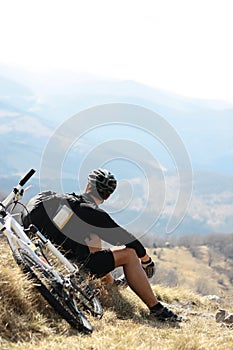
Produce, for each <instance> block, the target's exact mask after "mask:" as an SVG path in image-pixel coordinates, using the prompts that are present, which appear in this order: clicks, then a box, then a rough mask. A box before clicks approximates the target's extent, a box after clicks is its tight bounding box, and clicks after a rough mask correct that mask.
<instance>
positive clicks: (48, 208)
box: [22, 191, 80, 239]
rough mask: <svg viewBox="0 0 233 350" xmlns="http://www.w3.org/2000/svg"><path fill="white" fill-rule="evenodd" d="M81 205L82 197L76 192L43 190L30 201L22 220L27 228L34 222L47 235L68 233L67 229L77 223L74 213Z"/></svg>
mask: <svg viewBox="0 0 233 350" xmlns="http://www.w3.org/2000/svg"><path fill="white" fill-rule="evenodd" d="M79 205H80V199H79V197H77V196H75V195H74V194H60V193H56V192H53V191H43V192H41V193H39V194H37V195H36V196H34V197H33V198H31V200H30V201H29V202H28V204H27V206H26V210H25V211H24V212H23V214H22V222H23V225H24V227H25V228H27V227H29V225H30V224H33V225H35V226H36V227H37V228H38V229H39V230H40V231H41V232H42V233H44V234H46V235H47V236H48V235H49V236H51V235H52V236H53V237H55V236H61V234H65V235H66V231H67V229H68V230H70V229H71V228H72V227H74V225H76V223H77V222H76V221H75V217H76V215H73V214H74V212H75V211H76V210H77V209H78V207H79ZM71 219H72V220H71ZM72 221H73V223H72ZM63 239H64V237H63Z"/></svg>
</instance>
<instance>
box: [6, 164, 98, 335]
mask: <svg viewBox="0 0 233 350" xmlns="http://www.w3.org/2000/svg"><path fill="white" fill-rule="evenodd" d="M34 173H35V170H34V169H31V170H30V171H29V172H28V173H27V174H26V175H25V176H24V177H23V178H22V179H21V180H20V181H19V183H18V185H17V186H16V187H15V188H14V189H13V191H12V192H11V193H10V194H9V195H8V196H7V197H6V198H5V199H4V200H3V201H2V202H0V231H1V232H2V233H3V234H4V236H5V237H6V239H7V242H8V244H9V246H10V249H11V251H12V254H13V257H14V259H15V261H16V263H17V264H18V265H19V266H20V267H21V268H22V271H23V272H24V273H26V274H27V275H28V276H29V278H30V279H32V280H33V282H34V283H35V286H36V288H37V289H38V290H39V292H40V293H41V295H42V296H43V297H44V298H45V299H46V300H47V302H48V303H49V304H50V305H51V306H52V307H53V308H54V309H55V311H56V312H57V313H58V314H59V315H60V316H61V317H62V318H64V319H65V320H66V321H67V322H68V323H69V324H70V325H71V326H72V327H74V328H77V329H78V330H79V331H81V332H84V333H91V332H92V331H93V327H92V325H91V324H90V322H89V320H88V318H87V315H88V314H92V315H93V316H99V317H101V316H102V315H103V308H102V305H101V303H100V302H99V300H98V298H97V293H98V292H97V290H95V289H94V288H92V287H91V286H90V285H89V283H88V282H87V280H86V278H85V277H84V276H83V275H82V274H81V273H80V271H79V269H78V267H77V266H76V265H75V264H73V263H71V262H70V261H69V260H68V259H67V258H66V257H65V256H64V255H63V254H62V252H61V251H60V250H59V249H58V248H57V247H55V246H54V245H53V244H52V243H51V241H50V240H49V239H47V238H46V237H44V235H43V234H42V233H41V232H40V231H39V230H38V229H37V228H36V227H35V226H34V225H30V226H29V228H27V229H24V227H23V226H22V225H21V224H20V223H19V222H18V221H17V220H16V219H15V216H14V214H13V213H12V212H13V208H15V207H16V205H17V204H21V205H22V206H23V207H25V206H24V205H23V203H21V202H20V199H21V198H22V196H23V194H24V191H25V190H24V189H23V186H24V185H25V184H26V182H27V181H28V180H29V179H30V178H31V177H32V175H33V174H34ZM9 207H11V210H9Z"/></svg>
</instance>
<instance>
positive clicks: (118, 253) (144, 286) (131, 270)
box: [113, 248, 158, 308]
mask: <svg viewBox="0 0 233 350" xmlns="http://www.w3.org/2000/svg"><path fill="white" fill-rule="evenodd" d="M113 256H114V260H115V267H119V266H123V269H124V274H125V277H126V279H127V282H128V284H129V286H130V288H131V289H132V290H133V291H134V292H135V293H136V294H137V295H138V296H139V298H140V299H141V300H142V301H143V302H144V303H145V304H146V305H147V306H148V307H149V308H150V307H152V306H154V305H156V304H157V303H158V300H157V298H156V296H155V295H154V293H153V291H152V289H151V286H150V283H149V281H148V278H147V276H146V274H145V271H144V270H143V268H142V266H141V263H140V260H139V259H138V256H137V254H136V252H135V250H134V249H131V248H125V249H121V250H114V251H113Z"/></svg>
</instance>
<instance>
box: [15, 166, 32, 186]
mask: <svg viewBox="0 0 233 350" xmlns="http://www.w3.org/2000/svg"><path fill="white" fill-rule="evenodd" d="M35 172H36V171H35V169H31V170H29V172H28V173H27V174H26V175H25V176H24V177H23V178H22V179H21V180H20V181H19V185H20V186H24V185H25V183H26V182H27V181H28V180H29V179H30V178H31V177H32V175H33V174H35Z"/></svg>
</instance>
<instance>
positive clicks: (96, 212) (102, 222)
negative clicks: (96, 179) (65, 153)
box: [23, 193, 146, 261]
mask: <svg viewBox="0 0 233 350" xmlns="http://www.w3.org/2000/svg"><path fill="white" fill-rule="evenodd" d="M64 197H65V201H68V203H69V206H70V208H72V210H73V212H74V214H75V215H73V216H72V220H70V221H69V222H68V223H67V224H66V225H65V227H64V228H62V229H58V227H56V225H55V224H54V222H53V221H52V216H54V215H55V211H54V212H52V211H51V208H50V207H51V205H48V204H46V203H45V202H44V204H43V213H42V212H41V209H40V213H39V215H38V210H37V208H38V199H37V198H38V197H34V199H32V200H31V201H30V202H29V205H28V206H27V209H28V213H27V214H26V215H25V216H24V218H23V221H24V224H25V223H27V224H26V226H28V224H29V223H33V224H34V225H36V226H37V227H38V229H39V230H40V231H41V232H42V233H43V234H44V235H45V236H47V237H48V238H49V239H51V240H52V241H53V242H55V243H57V244H58V245H60V246H61V247H63V248H64V249H65V250H66V251H70V253H73V254H74V255H75V257H76V258H77V259H78V260H79V261H82V260H84V259H86V257H87V256H88V255H89V253H90V252H89V248H88V247H87V245H86V243H85V239H86V238H88V237H90V234H91V233H94V234H97V235H98V236H99V237H100V238H101V239H102V240H104V241H105V242H108V243H109V244H112V245H114V246H116V245H125V246H126V247H128V248H133V249H134V250H135V251H136V253H137V255H138V257H139V258H141V257H143V256H144V255H145V254H146V250H145V248H144V247H143V245H142V244H141V242H140V241H139V240H137V239H136V238H135V236H134V235H132V234H131V233H129V232H128V231H127V230H125V229H123V228H122V227H120V226H119V225H118V224H117V223H116V222H115V221H114V220H113V219H112V218H111V217H110V215H109V214H108V213H107V212H106V211H104V210H102V209H100V208H99V207H98V206H97V205H96V203H95V201H94V200H93V199H92V198H91V196H90V195H89V194H88V193H84V194H82V195H76V194H74V193H72V194H69V195H64ZM47 202H48V203H49V201H47ZM56 209H57V208H56ZM73 254H72V255H73Z"/></svg>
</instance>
